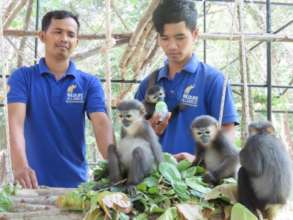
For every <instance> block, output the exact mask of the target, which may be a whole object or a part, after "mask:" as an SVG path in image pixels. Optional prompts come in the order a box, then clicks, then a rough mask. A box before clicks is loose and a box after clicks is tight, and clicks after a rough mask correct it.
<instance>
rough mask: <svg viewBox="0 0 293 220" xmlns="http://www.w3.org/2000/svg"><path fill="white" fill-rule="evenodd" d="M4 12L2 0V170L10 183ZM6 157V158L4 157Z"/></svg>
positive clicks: (0, 17) (0, 45)
mask: <svg viewBox="0 0 293 220" xmlns="http://www.w3.org/2000/svg"><path fill="white" fill-rule="evenodd" d="M3 12H4V1H1V3H0V60H1V62H2V64H1V67H2V68H1V71H0V74H2V78H1V81H0V85H1V86H0V88H1V87H2V92H1V91H0V94H3V103H4V108H3V111H4V123H5V137H6V146H7V152H6V153H5V152H4V162H5V168H4V172H5V173H6V180H7V181H8V182H9V183H12V181H13V175H12V168H11V157H10V142H9V127H8V114H7V100H6V94H7V91H8V88H7V82H6V77H5V76H6V75H7V63H6V58H5V54H6V53H5V48H4V35H3V30H4V27H3V20H4V16H3ZM5 157H6V158H5Z"/></svg>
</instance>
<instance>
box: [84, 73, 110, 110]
mask: <svg viewBox="0 0 293 220" xmlns="http://www.w3.org/2000/svg"><path fill="white" fill-rule="evenodd" d="M86 111H87V113H92V112H106V105H105V94H104V90H103V87H102V84H101V82H100V80H99V79H97V78H96V77H91V81H90V84H89V89H88V92H87V97H86Z"/></svg>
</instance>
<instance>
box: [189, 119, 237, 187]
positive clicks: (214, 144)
mask: <svg viewBox="0 0 293 220" xmlns="http://www.w3.org/2000/svg"><path fill="white" fill-rule="evenodd" d="M191 131H192V134H193V137H194V140H195V142H196V144H197V155H196V159H195V161H194V162H193V164H194V165H201V166H203V167H205V168H206V170H207V173H206V174H205V175H204V177H203V180H204V181H205V182H207V183H209V184H211V185H218V184H219V183H220V181H221V179H223V178H227V177H234V178H236V177H237V172H238V169H239V152H238V151H237V149H236V148H235V147H234V146H233V144H232V143H231V142H230V141H229V139H228V137H227V136H226V134H225V133H224V131H223V130H222V129H220V128H219V125H218V121H217V120H216V119H215V118H213V117H212V116H209V115H202V116H199V117H196V118H195V119H193V121H192V123H191Z"/></svg>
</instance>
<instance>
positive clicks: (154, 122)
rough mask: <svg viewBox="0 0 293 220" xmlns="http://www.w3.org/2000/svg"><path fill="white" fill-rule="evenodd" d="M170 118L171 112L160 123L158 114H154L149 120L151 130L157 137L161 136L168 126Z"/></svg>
mask: <svg viewBox="0 0 293 220" xmlns="http://www.w3.org/2000/svg"><path fill="white" fill-rule="evenodd" d="M170 118H171V112H169V114H168V116H167V117H166V118H164V120H163V121H160V114H154V115H153V117H151V119H150V120H149V122H150V124H151V126H152V128H153V129H154V130H155V132H156V134H157V135H162V134H163V133H164V131H165V129H166V127H167V126H168V123H169V120H170Z"/></svg>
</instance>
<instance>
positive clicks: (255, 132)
mask: <svg viewBox="0 0 293 220" xmlns="http://www.w3.org/2000/svg"><path fill="white" fill-rule="evenodd" d="M248 132H249V136H253V135H256V134H258V133H259V131H258V129H257V128H255V127H251V126H250V127H249V128H248Z"/></svg>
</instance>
